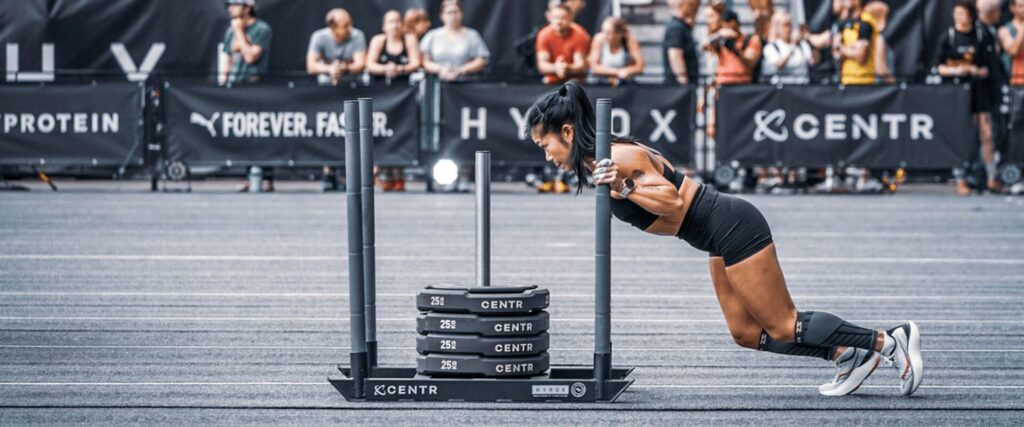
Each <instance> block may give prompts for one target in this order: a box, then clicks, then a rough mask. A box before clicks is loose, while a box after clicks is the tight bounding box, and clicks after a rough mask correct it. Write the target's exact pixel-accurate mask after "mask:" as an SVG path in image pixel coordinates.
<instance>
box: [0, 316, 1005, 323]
mask: <svg viewBox="0 0 1024 427" xmlns="http://www.w3.org/2000/svg"><path fill="white" fill-rule="evenodd" d="M3 320H42V321H92V320H95V321H115V320H116V321H195V322H343V323H347V322H348V321H349V318H347V317H32V316H0V321H3ZM414 320H415V319H414V318H413V317H408V318H390V317H380V318H377V321H379V322H413V321H414ZM852 320H853V321H856V322H860V323H896V322H902V321H903V320H900V319H852ZM904 320H905V319H904ZM551 321H552V322H566V323H592V322H593V321H594V319H593V318H580V319H574V318H553V319H551ZM914 321H915V322H917V323H922V324H965V323H966V324H1000V325H1003V324H1005V325H1016V324H1024V319H1021V320H1003V319H962V320H958V319H914ZM612 322H614V323H658V324H683V323H725V321H724V320H722V319H612Z"/></svg>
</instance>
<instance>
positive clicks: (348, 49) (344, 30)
mask: <svg viewBox="0 0 1024 427" xmlns="http://www.w3.org/2000/svg"><path fill="white" fill-rule="evenodd" d="M324 21H325V22H326V24H327V27H326V28H321V29H319V30H317V31H314V32H313V34H312V35H311V36H310V37H309V49H308V50H307V51H306V72H307V73H309V74H311V75H316V76H317V81H319V82H320V84H322V85H327V84H330V85H337V84H338V82H340V81H341V79H342V78H343V77H344V76H346V75H359V74H362V72H363V69H364V68H365V67H366V36H365V35H363V32H362V31H359V29H357V28H352V16H351V15H349V13H348V12H347V11H346V10H345V9H331V10H330V11H328V12H327V16H326V17H325V18H324Z"/></svg>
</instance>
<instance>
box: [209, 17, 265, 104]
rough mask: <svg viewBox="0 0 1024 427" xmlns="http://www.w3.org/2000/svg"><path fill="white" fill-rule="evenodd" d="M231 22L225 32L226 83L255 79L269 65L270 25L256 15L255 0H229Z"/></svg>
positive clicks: (223, 74)
mask: <svg viewBox="0 0 1024 427" xmlns="http://www.w3.org/2000/svg"><path fill="white" fill-rule="evenodd" d="M226 3H227V6H228V15H229V16H230V17H231V25H230V26H229V27H228V29H227V31H226V32H225V33H224V49H223V52H224V54H225V55H222V56H221V67H220V70H221V75H220V78H219V79H218V80H219V81H220V82H221V83H222V84H223V83H237V82H255V81H259V80H260V78H261V77H263V76H265V75H266V74H267V71H268V70H269V68H270V39H271V36H272V33H271V31H270V25H269V24H267V23H266V22H265V21H263V20H261V19H259V18H257V17H256V0H227V1H226Z"/></svg>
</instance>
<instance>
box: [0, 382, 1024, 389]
mask: <svg viewBox="0 0 1024 427" xmlns="http://www.w3.org/2000/svg"><path fill="white" fill-rule="evenodd" d="M4 386H7V387H11V386H21V387H54V386H56V387H76V386H78V387H93V386H115V387H120V386H125V387H128V386H143V387H165V386H191V387H195V386H304V387H330V384H329V383H328V382H327V381H318V382H285V381H282V382H273V381H256V382H0V387H4ZM817 387H818V385H817V384H806V385H802V384H775V385H772V384H715V385H708V384H692V385H690V384H649V385H648V384H634V385H632V386H630V389H644V388H649V389H658V388H661V389H709V388H711V389H771V388H817ZM861 388H877V389H891V388H895V386H882V385H865V386H861ZM921 389H950V390H1024V385H921Z"/></svg>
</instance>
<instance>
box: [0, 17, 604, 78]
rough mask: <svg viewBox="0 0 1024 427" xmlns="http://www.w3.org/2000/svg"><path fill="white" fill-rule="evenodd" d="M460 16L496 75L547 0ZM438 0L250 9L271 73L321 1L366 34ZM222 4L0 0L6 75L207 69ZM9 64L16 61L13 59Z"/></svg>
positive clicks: (290, 59) (289, 56)
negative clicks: (267, 40) (391, 14)
mask: <svg viewBox="0 0 1024 427" xmlns="http://www.w3.org/2000/svg"><path fill="white" fill-rule="evenodd" d="M462 4H463V9H464V18H463V24H464V25H465V26H467V27H470V28H473V29H476V30H477V31H479V32H480V34H481V35H482V36H483V38H484V41H485V42H486V43H487V46H488V47H489V48H490V51H491V63H490V66H489V67H488V71H489V72H492V73H493V74H495V75H496V76H497V77H501V76H505V75H510V74H511V73H514V72H521V71H522V61H521V59H520V58H519V57H518V56H517V54H516V49H515V44H516V41H517V40H518V39H520V38H521V37H523V36H525V35H527V34H529V33H530V31H532V30H533V29H534V28H536V27H537V26H539V25H543V24H544V23H545V21H544V10H545V9H546V8H547V4H548V1H547V0H465V1H463V2H462ZM440 5H441V0H360V1H338V0H303V1H302V2H295V1H292V0H259V1H258V2H257V15H258V17H259V18H260V19H263V20H265V21H266V22H267V23H268V24H269V25H270V27H271V30H272V32H273V39H272V41H271V47H270V52H269V55H270V73H271V74H272V75H274V76H291V77H297V76H302V75H304V74H305V69H306V62H305V61H306V48H307V46H308V45H309V36H310V34H312V33H313V31H316V30H318V29H320V28H323V27H324V26H325V24H324V16H325V15H326V13H327V11H328V10H330V9H332V8H336V7H341V8H345V9H346V10H348V11H349V13H350V14H351V15H352V22H353V26H354V27H355V28H358V29H360V30H361V31H363V33H364V34H365V35H366V39H367V41H369V39H370V38H371V37H373V36H374V35H376V34H380V33H381V32H382V25H383V24H382V17H383V16H384V12H386V11H387V10H390V9H396V10H399V11H401V12H403V13H404V12H405V11H406V10H408V9H410V8H414V7H416V8H424V9H425V10H426V11H427V13H428V15H429V18H430V20H431V22H432V23H433V26H434V27H435V28H436V27H440V26H441V19H440ZM610 14H611V1H610V0H600V1H598V0H591V1H590V2H588V5H587V7H586V8H585V9H584V10H583V13H582V14H581V16H579V17H578V18H577V21H579V22H580V23H581V24H582V25H583V26H584V27H586V28H587V29H588V31H590V32H591V33H593V32H594V31H595V30H596V29H597V28H598V27H599V26H600V20H601V19H603V18H604V17H605V16H608V15H610ZM227 28H228V14H227V8H226V7H225V2H224V0H190V1H142V0H16V1H13V0H12V1H3V2H0V41H2V42H3V43H5V44H6V46H7V48H6V51H5V53H6V54H5V55H3V56H2V57H0V60H2V62H3V64H4V69H5V70H8V73H7V79H6V80H7V81H52V80H53V79H54V73H56V74H58V75H60V76H62V77H64V76H67V77H69V78H74V76H76V75H80V74H89V75H91V76H94V75H96V74H101V75H108V76H110V77H114V78H127V79H129V80H132V81H140V80H145V79H146V78H147V77H148V76H149V75H150V74H161V75H166V76H207V77H211V78H212V76H214V74H215V72H216V69H217V55H218V50H217V46H218V44H219V43H221V42H222V41H223V40H224V34H225V31H226V30H227ZM12 65H13V67H12Z"/></svg>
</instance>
